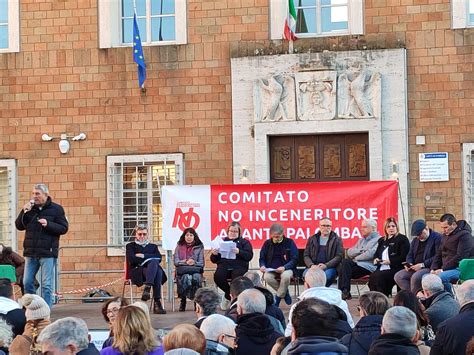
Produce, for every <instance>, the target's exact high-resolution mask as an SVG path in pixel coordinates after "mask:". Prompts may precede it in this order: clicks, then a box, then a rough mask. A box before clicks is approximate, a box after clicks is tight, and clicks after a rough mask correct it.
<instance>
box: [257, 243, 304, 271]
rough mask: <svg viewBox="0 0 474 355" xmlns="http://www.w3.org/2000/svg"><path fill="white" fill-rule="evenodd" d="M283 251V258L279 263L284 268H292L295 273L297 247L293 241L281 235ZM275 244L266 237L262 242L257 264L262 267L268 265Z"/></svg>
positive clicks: (270, 261)
mask: <svg viewBox="0 0 474 355" xmlns="http://www.w3.org/2000/svg"><path fill="white" fill-rule="evenodd" d="M281 244H282V247H283V249H284V250H285V253H284V255H283V260H281V265H280V266H283V267H285V270H293V274H295V273H296V265H297V263H298V248H297V247H296V244H295V242H294V241H293V240H292V239H290V238H287V237H283V241H282V242H281ZM274 246H275V244H274V243H273V241H272V239H268V240H266V241H265V243H263V246H262V249H261V250H260V258H259V260H258V261H259V265H260V266H261V267H262V266H264V267H269V266H268V265H270V264H271V263H272V259H273V248H274Z"/></svg>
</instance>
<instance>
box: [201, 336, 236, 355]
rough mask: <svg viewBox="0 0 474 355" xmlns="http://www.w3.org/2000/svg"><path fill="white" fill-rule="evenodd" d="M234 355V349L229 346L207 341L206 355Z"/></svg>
mask: <svg viewBox="0 0 474 355" xmlns="http://www.w3.org/2000/svg"><path fill="white" fill-rule="evenodd" d="M233 353H234V349H231V348H229V347H228V346H227V345H225V344H221V343H218V342H217V341H213V340H209V339H206V351H205V352H204V354H205V355H227V354H233Z"/></svg>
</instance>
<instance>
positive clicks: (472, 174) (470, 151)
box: [463, 143, 474, 225]
mask: <svg viewBox="0 0 474 355" xmlns="http://www.w3.org/2000/svg"><path fill="white" fill-rule="evenodd" d="M463 150H464V190H465V191H464V211H465V212H464V214H465V219H466V220H467V221H468V223H469V224H471V225H472V223H473V222H474V144H473V143H468V144H464V145H463Z"/></svg>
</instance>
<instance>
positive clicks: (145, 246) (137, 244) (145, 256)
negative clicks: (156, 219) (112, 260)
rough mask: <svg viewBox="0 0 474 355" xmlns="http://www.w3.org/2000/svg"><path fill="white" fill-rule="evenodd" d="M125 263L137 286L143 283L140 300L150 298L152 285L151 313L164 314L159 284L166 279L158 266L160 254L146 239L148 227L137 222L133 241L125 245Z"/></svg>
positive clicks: (154, 245) (155, 246) (156, 247)
mask: <svg viewBox="0 0 474 355" xmlns="http://www.w3.org/2000/svg"><path fill="white" fill-rule="evenodd" d="M126 257H127V263H128V267H129V270H130V278H131V280H132V282H133V284H134V285H137V286H138V287H140V286H142V285H143V284H145V289H144V290H143V294H142V301H145V302H146V301H148V300H149V299H150V291H151V288H152V287H153V298H154V301H155V302H154V306H153V313H155V314H165V313H166V311H165V310H164V308H163V305H162V304H161V285H163V284H164V283H165V282H166V281H167V277H166V274H165V272H164V271H163V269H162V268H161V266H160V262H161V254H160V251H159V250H158V246H157V245H156V244H153V243H150V241H149V240H148V228H147V226H146V225H144V224H139V225H138V226H137V227H136V228H135V241H134V242H130V243H128V244H127V246H126Z"/></svg>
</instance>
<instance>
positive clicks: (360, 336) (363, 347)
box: [341, 315, 383, 355]
mask: <svg viewBox="0 0 474 355" xmlns="http://www.w3.org/2000/svg"><path fill="white" fill-rule="evenodd" d="M382 319H383V316H381V315H370V316H365V317H362V318H361V319H360V320H359V322H357V324H356V326H355V327H354V330H353V331H352V333H351V334H347V335H344V336H343V337H342V338H341V343H342V344H344V345H345V346H347V347H348V349H349V354H351V355H367V354H368V353H369V349H370V346H371V345H372V343H373V341H374V340H375V339H377V338H378V337H379V336H380V327H381V326H382Z"/></svg>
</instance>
